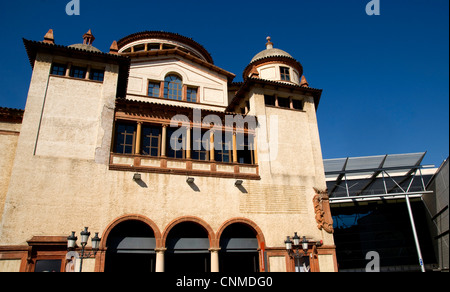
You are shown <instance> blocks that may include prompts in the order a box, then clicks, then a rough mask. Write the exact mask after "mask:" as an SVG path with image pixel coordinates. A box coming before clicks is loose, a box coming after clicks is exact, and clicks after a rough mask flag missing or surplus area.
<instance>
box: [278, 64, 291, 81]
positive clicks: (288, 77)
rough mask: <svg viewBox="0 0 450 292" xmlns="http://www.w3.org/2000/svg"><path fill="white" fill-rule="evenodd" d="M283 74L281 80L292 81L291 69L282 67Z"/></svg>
mask: <svg viewBox="0 0 450 292" xmlns="http://www.w3.org/2000/svg"><path fill="white" fill-rule="evenodd" d="M280 72H281V80H283V81H291V74H290V72H289V68H287V67H280Z"/></svg>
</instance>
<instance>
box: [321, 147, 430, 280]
mask: <svg viewBox="0 0 450 292" xmlns="http://www.w3.org/2000/svg"><path fill="white" fill-rule="evenodd" d="M425 155H426V152H422V153H412V154H395V155H389V154H388V155H383V156H370V157H354V158H351V157H347V158H342V159H329V160H324V166H325V175H326V177H327V182H328V183H327V184H328V185H329V190H330V191H329V196H330V203H331V204H336V203H343V202H358V201H365V200H384V199H389V198H395V199H405V201H406V206H407V208H408V214H409V219H410V222H411V227H412V231H413V236H414V241H415V244H416V250H417V256H418V260H419V265H420V268H421V270H422V272H425V265H424V262H423V257H422V252H421V249H420V244H419V239H418V236H417V231H416V226H415V223H414V216H413V213H412V209H411V202H410V198H411V197H420V198H421V197H422V195H423V194H427V193H433V192H429V191H426V186H425V182H424V180H423V175H422V171H421V169H422V165H421V163H422V161H423V158H424V157H425ZM380 175H381V178H380ZM349 176H350V178H349ZM417 177H419V178H420V182H419V183H417V182H416V185H415V186H414V187H413V183H414V182H415V179H416V178H417ZM380 181H381V183H382V188H380ZM343 182H344V183H345V187H344V186H342V184H343ZM349 182H350V183H351V184H352V185H350V186H349ZM331 183H333V184H331ZM377 184H378V186H376V185H377ZM330 185H332V187H331V188H330ZM339 188H342V189H344V188H345V193H344V194H342V193H340V194H339V192H338V189H339ZM368 191H370V192H369V194H367V192H368Z"/></svg>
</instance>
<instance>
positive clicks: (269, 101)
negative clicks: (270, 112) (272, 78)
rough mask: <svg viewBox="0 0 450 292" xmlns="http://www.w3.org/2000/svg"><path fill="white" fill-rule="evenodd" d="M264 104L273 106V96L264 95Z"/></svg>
mask: <svg viewBox="0 0 450 292" xmlns="http://www.w3.org/2000/svg"><path fill="white" fill-rule="evenodd" d="M264 102H265V104H266V105H271V106H275V96H272V95H264Z"/></svg>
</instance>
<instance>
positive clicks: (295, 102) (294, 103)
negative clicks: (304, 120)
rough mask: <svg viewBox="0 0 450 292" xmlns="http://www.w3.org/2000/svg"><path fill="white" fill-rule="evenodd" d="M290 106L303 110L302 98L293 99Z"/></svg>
mask: <svg viewBox="0 0 450 292" xmlns="http://www.w3.org/2000/svg"><path fill="white" fill-rule="evenodd" d="M292 107H293V108H294V109H296V110H303V100H298V99H293V100H292Z"/></svg>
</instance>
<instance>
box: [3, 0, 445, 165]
mask: <svg viewBox="0 0 450 292" xmlns="http://www.w3.org/2000/svg"><path fill="white" fill-rule="evenodd" d="M68 2H69V0H34V1H28V0H27V1H25V0H17V1H0V29H1V39H2V46H0V78H1V79H0V84H1V86H0V107H12V108H22V109H23V108H25V102H26V96H27V92H28V86H29V81H30V77H31V67H30V64H29V61H28V57H27V55H26V52H25V49H24V47H23V44H22V38H27V39H31V40H43V37H44V35H45V33H46V32H47V31H48V30H49V29H50V28H52V29H53V30H54V33H55V39H56V43H57V44H61V45H71V44H74V43H80V42H82V35H83V34H84V33H85V32H87V31H88V30H89V29H92V31H93V33H94V35H95V37H96V41H95V42H94V46H96V47H98V48H99V49H100V50H102V51H105V52H108V51H109V47H110V45H111V43H112V41H113V40H119V39H121V38H122V37H124V36H127V35H129V34H132V33H135V32H139V31H144V30H163V31H169V32H175V33H179V34H182V35H185V36H188V37H191V38H193V39H194V40H196V41H197V42H199V43H200V44H202V45H203V46H204V47H205V48H206V49H207V50H208V51H209V52H210V53H211V55H212V57H213V58H214V61H215V64H216V65H218V66H219V67H221V68H223V69H225V70H228V71H230V72H233V73H234V74H236V75H237V77H236V79H235V81H242V71H243V70H244V68H245V67H246V66H247V65H248V63H249V62H250V60H251V59H252V57H253V56H254V55H255V54H257V53H258V52H260V51H261V50H263V49H264V48H265V46H264V45H265V42H266V40H265V38H266V37H267V36H269V35H270V36H271V37H272V41H273V42H274V44H275V47H276V48H279V49H283V50H285V51H287V52H289V53H290V54H291V55H292V56H293V57H294V58H296V59H297V60H299V61H300V62H301V63H302V64H303V67H304V73H305V76H306V77H307V79H308V81H309V83H310V86H311V87H314V88H320V89H323V90H324V92H323V96H322V100H321V104H320V107H319V110H318V121H319V129H320V134H321V141H322V150H323V155H324V158H326V159H327V158H342V157H347V156H352V157H354V156H371V155H383V154H400V153H412V152H422V151H428V154H427V156H426V159H425V161H424V163H425V164H435V165H436V166H439V165H440V163H441V162H442V161H443V160H444V159H445V158H447V156H448V148H449V36H448V35H449V1H448V0H409V1H405V0H380V4H381V15H380V16H368V15H367V14H366V12H365V7H366V5H367V3H368V2H369V0H294V1H290V0H286V1H266V0H259V1H242V0H240V1H235V0H228V1H213V0H209V1H196V0H191V1H178V0H172V1H152V0H145V1H141V0H134V1H123V0H122V1H118V0H80V3H81V11H80V12H81V15H80V16H68V15H66V13H65V7H66V4H67V3H68Z"/></svg>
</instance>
